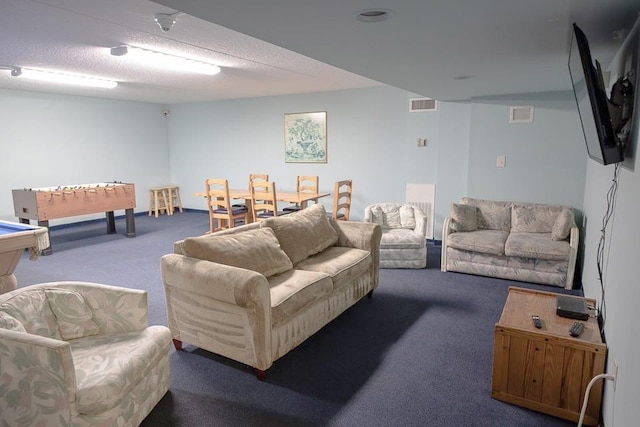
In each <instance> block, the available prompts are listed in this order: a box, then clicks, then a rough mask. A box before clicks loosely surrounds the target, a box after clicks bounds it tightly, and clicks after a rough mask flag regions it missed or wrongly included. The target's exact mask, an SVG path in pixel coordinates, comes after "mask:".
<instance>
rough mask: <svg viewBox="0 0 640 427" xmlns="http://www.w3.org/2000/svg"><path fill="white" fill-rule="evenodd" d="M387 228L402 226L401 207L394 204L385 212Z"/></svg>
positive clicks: (385, 225) (384, 225)
mask: <svg viewBox="0 0 640 427" xmlns="http://www.w3.org/2000/svg"><path fill="white" fill-rule="evenodd" d="M383 227H386V228H402V221H401V220H400V208H399V207H397V206H394V207H392V208H390V209H387V210H386V211H385V212H384V224H383Z"/></svg>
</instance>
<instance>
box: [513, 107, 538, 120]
mask: <svg viewBox="0 0 640 427" xmlns="http://www.w3.org/2000/svg"><path fill="white" fill-rule="evenodd" d="M509 123H533V106H532V105H526V106H522V107H513V106H512V107H510V108H509Z"/></svg>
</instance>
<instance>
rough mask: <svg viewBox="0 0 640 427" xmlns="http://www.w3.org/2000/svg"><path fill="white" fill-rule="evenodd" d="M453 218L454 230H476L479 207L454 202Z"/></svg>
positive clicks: (452, 208)
mask: <svg viewBox="0 0 640 427" xmlns="http://www.w3.org/2000/svg"><path fill="white" fill-rule="evenodd" d="M451 220H452V221H451V229H452V230H453V231H475V230H477V229H478V208H476V207H475V206H471V205H463V204H461V203H453V204H452V205H451Z"/></svg>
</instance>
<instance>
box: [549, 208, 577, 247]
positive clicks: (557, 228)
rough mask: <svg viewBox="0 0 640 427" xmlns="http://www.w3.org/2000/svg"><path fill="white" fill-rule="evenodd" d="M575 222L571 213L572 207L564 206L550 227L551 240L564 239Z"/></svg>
mask: <svg viewBox="0 0 640 427" xmlns="http://www.w3.org/2000/svg"><path fill="white" fill-rule="evenodd" d="M574 223H575V217H574V215H573V209H571V208H564V209H562V211H561V212H560V214H559V215H558V218H556V222H555V223H554V224H553V228H552V229H551V238H552V239H553V240H564V239H566V238H567V237H569V233H571V227H573V224H574Z"/></svg>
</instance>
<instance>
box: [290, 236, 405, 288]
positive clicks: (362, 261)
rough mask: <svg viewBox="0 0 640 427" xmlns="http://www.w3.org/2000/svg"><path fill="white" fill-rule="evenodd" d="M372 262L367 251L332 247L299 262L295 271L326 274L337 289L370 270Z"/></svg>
mask: <svg viewBox="0 0 640 427" xmlns="http://www.w3.org/2000/svg"><path fill="white" fill-rule="evenodd" d="M396 231H400V230H396ZM372 262H373V259H372V258H371V253H370V252H369V251H364V250H362V249H355V248H345V247H342V246H332V247H330V248H327V249H325V250H324V251H322V252H320V253H319V254H316V255H313V256H311V257H309V258H307V259H305V260H304V261H302V262H299V263H298V264H296V269H299V270H308V271H316V272H319V273H325V274H328V275H329V277H331V281H332V282H333V289H339V288H340V287H342V285H344V284H346V283H350V282H351V280H352V279H353V278H354V277H356V276H358V275H360V274H362V273H363V272H364V271H366V270H367V269H368V268H370V267H371V263H372Z"/></svg>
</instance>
